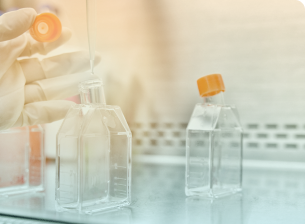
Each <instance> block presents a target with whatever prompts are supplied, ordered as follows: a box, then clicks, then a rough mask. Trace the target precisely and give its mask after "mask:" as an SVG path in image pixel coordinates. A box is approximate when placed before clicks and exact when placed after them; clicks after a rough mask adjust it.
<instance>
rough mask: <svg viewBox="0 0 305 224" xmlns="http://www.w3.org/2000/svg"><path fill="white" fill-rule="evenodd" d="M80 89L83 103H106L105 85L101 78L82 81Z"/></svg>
mask: <svg viewBox="0 0 305 224" xmlns="http://www.w3.org/2000/svg"><path fill="white" fill-rule="evenodd" d="M78 89H79V93H80V97H81V103H82V104H103V105H106V100H105V94H104V86H103V83H102V81H101V80H98V79H93V80H88V81H85V82H81V83H80V84H79V86H78Z"/></svg>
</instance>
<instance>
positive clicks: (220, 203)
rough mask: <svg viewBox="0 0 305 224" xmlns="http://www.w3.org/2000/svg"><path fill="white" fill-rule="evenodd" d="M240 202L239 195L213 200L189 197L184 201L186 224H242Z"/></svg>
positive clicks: (240, 196)
mask: <svg viewBox="0 0 305 224" xmlns="http://www.w3.org/2000/svg"><path fill="white" fill-rule="evenodd" d="M242 201H243V198H242V195H241V193H239V194H235V195H231V196H229V197H226V198H219V199H214V200H213V199H211V200H205V199H202V198H200V197H189V198H187V199H186V200H185V203H186V220H187V222H186V223H188V224H197V223H198V224H199V223H200V224H201V223H204V224H228V223H234V224H242V223H243V216H242Z"/></svg>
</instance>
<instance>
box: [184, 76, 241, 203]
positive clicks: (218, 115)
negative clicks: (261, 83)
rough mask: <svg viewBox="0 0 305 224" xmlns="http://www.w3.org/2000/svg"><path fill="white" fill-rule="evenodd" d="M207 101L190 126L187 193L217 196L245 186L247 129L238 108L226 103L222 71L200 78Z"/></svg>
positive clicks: (199, 82)
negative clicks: (244, 162)
mask: <svg viewBox="0 0 305 224" xmlns="http://www.w3.org/2000/svg"><path fill="white" fill-rule="evenodd" d="M197 84H198V89H199V93H200V95H201V96H202V97H203V100H204V102H203V103H198V104H197V105H196V106H195V109H194V111H193V114H192V116H191V119H190V121H189V123H188V126H187V130H186V178H185V194H186V195H187V196H203V197H209V198H217V197H222V196H226V195H230V194H234V193H236V192H239V191H241V189H242V148H243V129H242V126H241V123H240V120H239V115H238V112H237V109H236V108H235V107H234V106H232V105H226V104H225V103H224V97H223V92H224V91H225V87H224V83H223V80H222V77H221V75H220V74H212V75H208V76H204V77H202V78H200V79H198V81H197Z"/></svg>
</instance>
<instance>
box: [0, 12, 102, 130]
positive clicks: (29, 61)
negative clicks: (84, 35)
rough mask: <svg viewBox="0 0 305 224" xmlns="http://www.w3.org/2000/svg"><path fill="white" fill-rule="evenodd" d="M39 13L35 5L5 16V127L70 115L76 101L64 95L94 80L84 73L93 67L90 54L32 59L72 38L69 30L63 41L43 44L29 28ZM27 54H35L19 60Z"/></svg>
mask: <svg viewBox="0 0 305 224" xmlns="http://www.w3.org/2000/svg"><path fill="white" fill-rule="evenodd" d="M36 15H37V14H36V12H35V10H34V9H31V8H24V9H20V10H17V11H13V12H8V13H5V14H3V15H2V16H1V17H0V130H3V129H8V128H10V127H19V126H27V125H35V124H43V123H49V122H53V121H56V120H59V119H62V118H64V116H65V114H66V112H67V111H68V109H69V108H70V107H71V105H73V104H74V103H73V102H71V101H67V100H60V99H65V98H67V97H70V96H74V95H77V94H78V88H77V86H78V83H79V82H81V81H84V80H87V79H89V78H90V76H89V75H87V74H84V72H85V71H88V70H89V69H90V62H89V58H88V54H87V53H86V52H72V53H62V54H60V55H57V56H53V57H49V58H44V59H43V60H38V59H37V58H34V57H30V56H31V55H33V54H35V53H39V54H41V55H46V54H47V53H48V52H50V51H52V50H53V49H55V48H57V47H59V46H60V45H62V44H63V43H65V42H67V41H68V40H69V39H70V37H71V31H69V30H68V29H67V28H63V30H62V34H61V37H60V38H59V39H58V40H56V41H54V42H51V43H40V42H37V41H36V40H34V39H33V38H32V37H31V36H30V35H29V33H28V32H26V31H27V30H28V29H29V28H30V27H31V25H32V23H33V22H34V20H35V17H36ZM24 56H28V57H30V58H26V59H20V58H19V57H24ZM18 58H19V59H18ZM95 58H96V64H97V63H99V61H100V58H99V57H98V56H96V57H95ZM77 73H79V74H77Z"/></svg>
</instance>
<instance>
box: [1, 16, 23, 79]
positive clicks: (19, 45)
mask: <svg viewBox="0 0 305 224" xmlns="http://www.w3.org/2000/svg"><path fill="white" fill-rule="evenodd" d="M0 18H1V17H0ZM0 35H1V34H0ZM26 45H27V38H26V35H25V34H23V35H21V36H19V37H16V38H14V39H12V40H8V41H3V42H0V79H1V78H2V76H3V75H4V74H5V73H6V72H7V71H8V70H9V68H10V67H11V66H12V65H13V63H15V62H16V58H18V57H19V55H20V54H21V53H22V51H23V50H24V48H25V47H26Z"/></svg>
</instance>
